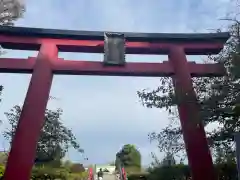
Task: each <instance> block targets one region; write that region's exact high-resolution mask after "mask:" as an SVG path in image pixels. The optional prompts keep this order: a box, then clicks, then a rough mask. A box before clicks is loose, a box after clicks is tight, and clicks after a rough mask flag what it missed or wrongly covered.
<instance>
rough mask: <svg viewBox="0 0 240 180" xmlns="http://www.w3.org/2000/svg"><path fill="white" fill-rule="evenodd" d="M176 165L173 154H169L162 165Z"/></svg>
mask: <svg viewBox="0 0 240 180" xmlns="http://www.w3.org/2000/svg"><path fill="white" fill-rule="evenodd" d="M175 164H176V160H175V158H174V156H173V154H171V153H167V154H166V156H165V157H164V158H163V159H162V161H161V165H162V166H173V165H175Z"/></svg>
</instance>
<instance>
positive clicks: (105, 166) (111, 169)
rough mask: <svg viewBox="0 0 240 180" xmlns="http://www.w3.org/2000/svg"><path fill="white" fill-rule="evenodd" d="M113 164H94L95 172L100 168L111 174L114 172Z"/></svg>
mask: <svg viewBox="0 0 240 180" xmlns="http://www.w3.org/2000/svg"><path fill="white" fill-rule="evenodd" d="M115 168H116V167H115V166H111V165H108V164H107V165H98V164H96V172H98V171H99V170H100V169H102V171H103V172H104V173H108V174H113V173H114V172H115Z"/></svg>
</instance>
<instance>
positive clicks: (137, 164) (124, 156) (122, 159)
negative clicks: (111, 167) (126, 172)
mask: <svg viewBox="0 0 240 180" xmlns="http://www.w3.org/2000/svg"><path fill="white" fill-rule="evenodd" d="M115 164H116V167H119V165H122V166H124V167H125V168H136V169H141V154H140V152H139V151H138V150H137V149H136V147H135V146H134V145H132V144H126V145H124V146H123V147H122V149H121V150H120V151H119V152H118V153H117V154H116V161H115Z"/></svg>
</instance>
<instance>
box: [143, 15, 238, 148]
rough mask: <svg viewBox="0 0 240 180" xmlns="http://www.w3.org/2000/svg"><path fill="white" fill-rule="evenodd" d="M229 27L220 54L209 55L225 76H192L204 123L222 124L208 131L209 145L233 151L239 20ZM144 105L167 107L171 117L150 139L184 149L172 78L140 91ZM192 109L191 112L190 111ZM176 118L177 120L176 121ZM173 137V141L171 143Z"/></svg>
mask: <svg viewBox="0 0 240 180" xmlns="http://www.w3.org/2000/svg"><path fill="white" fill-rule="evenodd" d="M232 22H233V23H232V24H231V26H230V27H229V30H230V33H231V38H230V39H229V41H228V42H227V44H226V46H225V48H224V50H223V51H222V52H221V53H220V54H219V55H217V56H209V59H208V62H215V63H221V64H223V65H224V66H225V68H226V71H227V74H226V75H225V76H224V77H221V78H219V77H215V78H209V77H202V78H193V79H192V80H193V86H194V88H195V91H196V93H197V98H198V102H199V105H200V107H201V117H202V120H203V122H202V123H203V124H204V125H205V126H207V125H209V124H213V123H214V124H219V125H220V126H219V128H218V129H215V130H213V131H210V132H208V133H207V135H208V140H209V145H210V146H211V147H212V148H213V150H216V148H217V147H220V148H225V149H229V151H228V153H232V152H231V151H234V149H233V148H232V147H233V141H234V133H235V132H239V130H240V129H239V127H240V121H239V111H238V107H239V104H240V93H239V92H240V91H239V89H240V84H239V81H240V46H239V45H240V23H239V21H237V20H236V19H234V20H233V21H232ZM138 95H139V97H140V99H141V100H142V103H143V105H145V106H146V107H148V108H165V109H166V110H168V112H169V114H170V116H171V118H172V121H171V123H170V125H169V126H168V127H166V128H164V129H163V130H161V131H160V132H153V133H150V134H149V138H150V140H151V141H157V142H158V147H159V149H160V151H163V152H164V151H166V148H168V147H169V146H170V147H172V148H173V151H174V153H178V152H180V151H183V150H184V144H183V138H182V131H181V128H180V123H179V118H178V114H177V113H176V111H175V110H176V105H177V104H178V103H179V102H178V100H177V97H176V95H175V93H174V88H173V84H172V82H171V78H161V85H160V86H159V87H157V88H156V89H154V90H150V91H149V90H142V91H139V92H138ZM189 113H191V112H189ZM176 120H177V121H176ZM169 138H170V139H173V142H174V143H172V142H171V143H170V141H169ZM230 150H231V151H230Z"/></svg>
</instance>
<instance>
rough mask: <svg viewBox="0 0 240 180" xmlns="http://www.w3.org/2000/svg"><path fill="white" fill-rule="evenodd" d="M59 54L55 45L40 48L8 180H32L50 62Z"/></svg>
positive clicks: (48, 90) (46, 96)
mask: <svg viewBox="0 0 240 180" xmlns="http://www.w3.org/2000/svg"><path fill="white" fill-rule="evenodd" d="M57 53H58V51H57V48H56V45H54V44H48V43H46V44H43V45H42V46H41V49H40V52H39V54H38V57H37V61H36V64H35V65H34V69H33V74H32V78H31V81H30V85H29V88H28V92H27V95H26V99H25V102H24V105H23V109H22V113H21V116H20V120H19V123H18V127H17V130H16V135H15V137H14V139H13V142H12V147H11V151H10V154H9V157H8V163H7V167H6V171H5V174H4V179H6V180H15V179H18V180H28V179H30V175H31V170H32V166H33V163H34V159H35V154H36V144H37V141H38V138H39V135H40V131H41V128H42V126H43V124H44V115H45V109H46V106H47V102H48V97H49V92H50V89H51V83H52V78H53V73H52V69H51V61H54V60H56V59H57Z"/></svg>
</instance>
